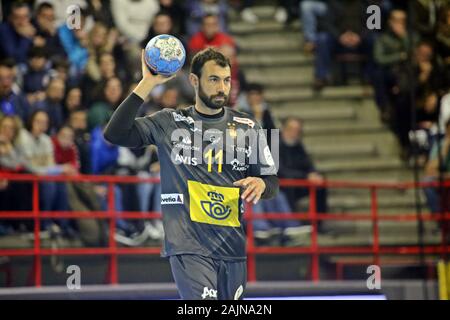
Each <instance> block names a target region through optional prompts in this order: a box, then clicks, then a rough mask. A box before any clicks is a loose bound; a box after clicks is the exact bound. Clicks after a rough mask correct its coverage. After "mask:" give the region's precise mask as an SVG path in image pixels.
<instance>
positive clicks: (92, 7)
mask: <svg viewBox="0 0 450 320" xmlns="http://www.w3.org/2000/svg"><path fill="white" fill-rule="evenodd" d="M87 5H88V11H89V12H90V13H91V15H92V17H93V18H94V20H95V21H98V22H101V23H102V24H104V25H106V26H107V27H108V29H110V28H115V23H114V18H113V16H112V13H111V1H110V0H107V1H104V0H91V1H89V2H88V4H87Z"/></svg>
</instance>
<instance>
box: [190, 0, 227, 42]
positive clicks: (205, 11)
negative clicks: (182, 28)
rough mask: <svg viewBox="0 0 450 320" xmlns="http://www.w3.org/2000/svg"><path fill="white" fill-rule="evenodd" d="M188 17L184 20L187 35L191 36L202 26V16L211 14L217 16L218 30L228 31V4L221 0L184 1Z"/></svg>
mask: <svg viewBox="0 0 450 320" xmlns="http://www.w3.org/2000/svg"><path fill="white" fill-rule="evenodd" d="M185 8H186V12H188V17H187V20H186V32H187V36H188V37H192V36H193V35H194V34H196V33H197V32H200V31H201V29H203V28H204V26H203V24H204V17H205V16H208V15H213V16H216V17H217V23H218V25H219V26H218V27H219V29H220V30H222V31H223V32H227V31H228V21H227V15H228V14H227V12H228V5H227V3H226V1H223V0H189V1H186V3H185Z"/></svg>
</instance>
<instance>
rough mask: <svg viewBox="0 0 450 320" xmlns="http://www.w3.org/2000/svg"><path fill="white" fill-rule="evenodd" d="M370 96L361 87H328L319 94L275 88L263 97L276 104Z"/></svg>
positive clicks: (308, 90)
mask: <svg viewBox="0 0 450 320" xmlns="http://www.w3.org/2000/svg"><path fill="white" fill-rule="evenodd" d="M295 69H297V68H295ZM299 69H302V68H299ZM299 72H301V71H299ZM372 94H373V92H372V91H371V90H370V89H369V88H365V87H362V86H347V87H328V88H325V89H324V90H323V91H322V92H321V93H319V94H318V93H316V92H314V91H313V90H312V88H286V89H283V88H276V89H268V90H266V93H265V96H266V98H267V100H268V101H269V102H272V103H274V102H276V103H278V102H286V101H303V100H314V101H318V100H332V101H335V100H347V99H352V98H354V99H357V98H361V97H368V96H371V95H372Z"/></svg>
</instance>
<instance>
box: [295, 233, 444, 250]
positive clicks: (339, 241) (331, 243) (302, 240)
mask: <svg viewBox="0 0 450 320" xmlns="http://www.w3.org/2000/svg"><path fill="white" fill-rule="evenodd" d="M440 242H441V236H440V234H438V233H429V232H427V233H425V234H424V243H425V245H439V244H440ZM310 244H311V239H310V237H305V236H303V237H299V238H298V239H295V240H293V241H292V242H291V243H290V245H291V246H305V247H306V246H310ZM318 244H319V246H323V247H337V246H355V244H357V245H356V246H370V245H372V244H373V236H372V234H371V233H367V232H366V233H348V234H345V233H338V234H330V235H319V236H318ZM379 244H380V245H381V246H399V245H405V246H416V245H417V244H418V236H417V234H415V233H411V234H406V235H402V234H395V235H392V234H380V240H379Z"/></svg>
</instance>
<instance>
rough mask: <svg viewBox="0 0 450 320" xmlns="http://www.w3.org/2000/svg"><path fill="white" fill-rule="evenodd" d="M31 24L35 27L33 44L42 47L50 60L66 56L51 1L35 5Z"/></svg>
mask: <svg viewBox="0 0 450 320" xmlns="http://www.w3.org/2000/svg"><path fill="white" fill-rule="evenodd" d="M33 25H34V27H35V28H36V36H35V37H34V45H35V46H37V47H41V48H42V47H44V48H45V49H46V51H47V53H48V57H49V59H50V60H52V61H53V60H54V59H65V58H66V57H67V56H66V53H65V51H64V48H63V46H62V44H61V41H60V39H59V36H58V33H57V25H56V20H55V9H54V7H53V5H52V4H51V3H48V2H42V3H40V4H39V5H38V6H37V8H36V18H35V19H34V20H33Z"/></svg>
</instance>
